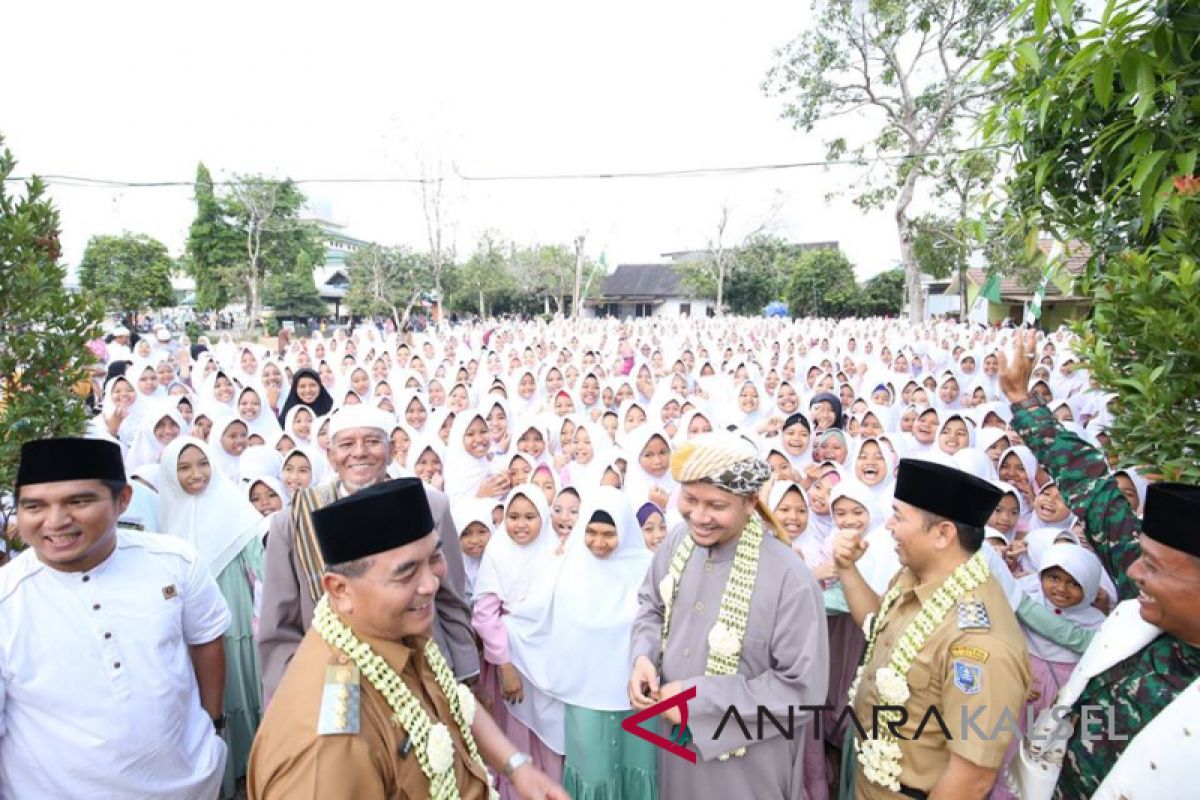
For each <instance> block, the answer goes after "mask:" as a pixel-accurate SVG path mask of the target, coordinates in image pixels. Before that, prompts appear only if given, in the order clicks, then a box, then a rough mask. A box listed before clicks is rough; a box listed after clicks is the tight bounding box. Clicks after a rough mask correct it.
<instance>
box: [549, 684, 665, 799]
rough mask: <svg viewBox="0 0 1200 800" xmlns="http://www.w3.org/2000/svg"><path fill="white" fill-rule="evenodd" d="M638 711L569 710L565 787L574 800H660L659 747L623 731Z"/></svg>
mask: <svg viewBox="0 0 1200 800" xmlns="http://www.w3.org/2000/svg"><path fill="white" fill-rule="evenodd" d="M634 713H635V712H633V711H592V710H591V709H587V708H580V707H579V706H572V705H568V706H567V713H566V728H567V737H566V743H567V748H566V749H567V752H566V760H565V762H564V764H563V788H564V789H566V790H567V794H569V795H571V797H572V800H658V749H657V748H656V747H655V746H654V745H652V744H650V743H649V742H647V741H645V740H644V739H639V738H638V737H636V736H634V735H633V734H630V733H626V732H625V731H624V730H622V729H621V721H622V720H624V719H625V718H626V717H627V716H631V715H632V714H634Z"/></svg>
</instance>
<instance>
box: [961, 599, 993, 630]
mask: <svg viewBox="0 0 1200 800" xmlns="http://www.w3.org/2000/svg"><path fill="white" fill-rule="evenodd" d="M958 627H959V628H960V629H966V628H981V629H983V630H990V629H991V627H992V620H991V618H990V617H988V612H987V606H985V605H984V604H983V602H982V601H980V600H960V601H959V602H958Z"/></svg>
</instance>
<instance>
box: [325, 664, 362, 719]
mask: <svg viewBox="0 0 1200 800" xmlns="http://www.w3.org/2000/svg"><path fill="white" fill-rule="evenodd" d="M360 691H361V687H360V686H359V675H358V667H356V666H354V665H353V664H332V665H330V666H328V667H326V668H325V687H324V689H323V690H322V692H321V713H320V715H319V716H318V717H317V735H319V736H331V735H333V736H336V735H341V734H356V733H358V731H359V722H360V721H359V701H360V699H361V695H360Z"/></svg>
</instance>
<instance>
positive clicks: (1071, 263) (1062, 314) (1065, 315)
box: [945, 239, 1092, 331]
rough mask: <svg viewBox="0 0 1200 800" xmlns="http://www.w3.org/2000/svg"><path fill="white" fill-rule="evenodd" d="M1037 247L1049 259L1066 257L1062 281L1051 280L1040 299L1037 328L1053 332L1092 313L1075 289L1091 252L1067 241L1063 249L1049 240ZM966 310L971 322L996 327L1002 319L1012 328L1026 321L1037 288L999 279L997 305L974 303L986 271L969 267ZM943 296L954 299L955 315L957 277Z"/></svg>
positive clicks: (1088, 302) (1088, 299) (1086, 298)
mask: <svg viewBox="0 0 1200 800" xmlns="http://www.w3.org/2000/svg"><path fill="white" fill-rule="evenodd" d="M1038 247H1039V248H1041V250H1042V252H1043V253H1045V254H1046V256H1047V257H1048V258H1050V259H1056V258H1061V257H1065V259H1064V262H1063V271H1062V275H1063V277H1064V279H1065V280H1061V281H1057V282H1056V281H1053V280H1052V281H1050V282H1049V283H1048V284H1047V285H1046V294H1045V296H1044V297H1043V298H1042V315H1041V317H1040V318H1039V319H1038V321H1037V326H1038V327H1039V328H1041V329H1042V330H1048V331H1050V330H1054V329H1055V328H1057V327H1058V326H1059V325H1061V324H1062V323H1064V322H1068V321H1070V320H1074V319H1082V318H1083V317H1086V316H1087V315H1088V314H1090V313H1091V311H1092V298H1091V297H1089V296H1088V295H1085V294H1083V293H1081V292H1080V291H1079V289H1078V283H1079V281H1078V278H1079V276H1080V275H1082V274H1083V271H1084V269H1086V267H1087V262H1088V259H1089V258H1091V255H1092V251H1091V248H1089V247H1088V246H1087V245H1086V244H1083V243H1082V242H1078V241H1072V242H1070V243H1069V244H1068V245H1067V246H1066V247H1065V248H1064V246H1063V245H1062V244H1061V243H1060V242H1056V241H1054V240H1052V239H1042V240H1041V241H1039V242H1038ZM966 276H967V307H968V308H969V309H970V313H969V315H968V317H969V319H970V320H971V321H972V322H978V323H982V324H986V325H995V324H997V323H1000V322H1003V321H1004V320H1005V319H1009V320H1011V321H1012V323H1013V324H1014V325H1020V324H1021V323H1022V322H1023V321H1024V320H1025V313H1026V311H1027V310H1028V308H1029V306H1030V305H1031V304H1032V303H1033V298H1034V296H1035V295H1036V294H1037V287H1034V288H1029V287H1027V286H1025V285H1023V284H1022V283H1021V282H1020V281H1018V280H1016V279H1014V278H1009V277H1002V278H1001V279H1000V302H999V303H995V302H992V301H991V300H987V301H986V302H984V303H976V302H975V301H976V299H978V297H979V292H980V290H981V289H982V288H983V285H984V284H985V283H986V282H987V270H986V269H982V268H975V267H972V268H970V269H968V270H967V272H966ZM1068 281H1069V283H1070V286H1068V287H1067V288H1068V289H1069V291H1067V292H1065V293H1064V292H1063V290H1062V288H1061V287H1059V286H1058V285H1057V283H1064V284H1065V283H1067V282H1068ZM945 294H946V295H950V296H952V297H953V299H954V303H955V306H954V308H955V312H957V309H958V305H957V304H958V276H957V275H955V276H954V278H952V279H951V280H950V282H949V284H948V285H947V286H946V289H945Z"/></svg>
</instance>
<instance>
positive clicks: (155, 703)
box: [0, 439, 229, 800]
mask: <svg viewBox="0 0 1200 800" xmlns="http://www.w3.org/2000/svg"><path fill="white" fill-rule="evenodd" d="M16 486H17V491H16V495H17V496H16V505H17V533H18V534H19V535H20V537H21V540H22V541H23V542H25V543H26V544H27V545H29V549H27V550H25V551H24V552H23V553H21V554H20V555H18V556H17V557H16V558H14V559H13V561H12V563H10V564H8V565H6V566H5V567H4V568H3V569H0V797H7V798H52V797H53V798H59V797H171V798H180V800H212V798H214V797H216V796H217V792H218V791H219V790H220V788H221V778H222V776H223V775H224V774H225V758H226V752H227V750H226V746H225V743H224V742H223V741H222V740H221V738H220V735H219V733H218V731H219V729H220V728H222V727H223V726H224V716H223V714H222V701H223V693H224V686H225V650H224V634H225V630H226V629H227V628H228V627H229V609H228V607H227V606H226V605H225V600H224V599H223V598H222V597H221V592H220V590H219V589H218V588H217V584H216V581H215V580H213V577H212V575H211V574H210V573H209V570H208V566H207V565H206V564H204V563H203V562H202V561H201V559H200V557H199V556H198V555H197V554H196V551H195V550H193V549H192V547H191V546H190V545H189V544H188V543H187V542H184V541H182V540H181V539H179V538H177V537H174V536H164V535H161V534H154V533H142V532H140V531H130V530H125V529H118V528H117V519H118V518H119V517H120V516H121V513H122V512H123V511H124V510H125V508H126V507H127V506H128V505H129V501H130V498H131V496H132V494H131V490H130V487H129V484H128V483H126V481H125V466H124V464H123V463H122V460H121V447H120V445H118V444H116V443H115V442H108V441H101V440H98V439H43V440H39V441H34V442H29V443H27V444H25V445H24V446H23V447H22V448H21V462H20V465H19V466H18V467H17V480H16Z"/></svg>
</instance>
